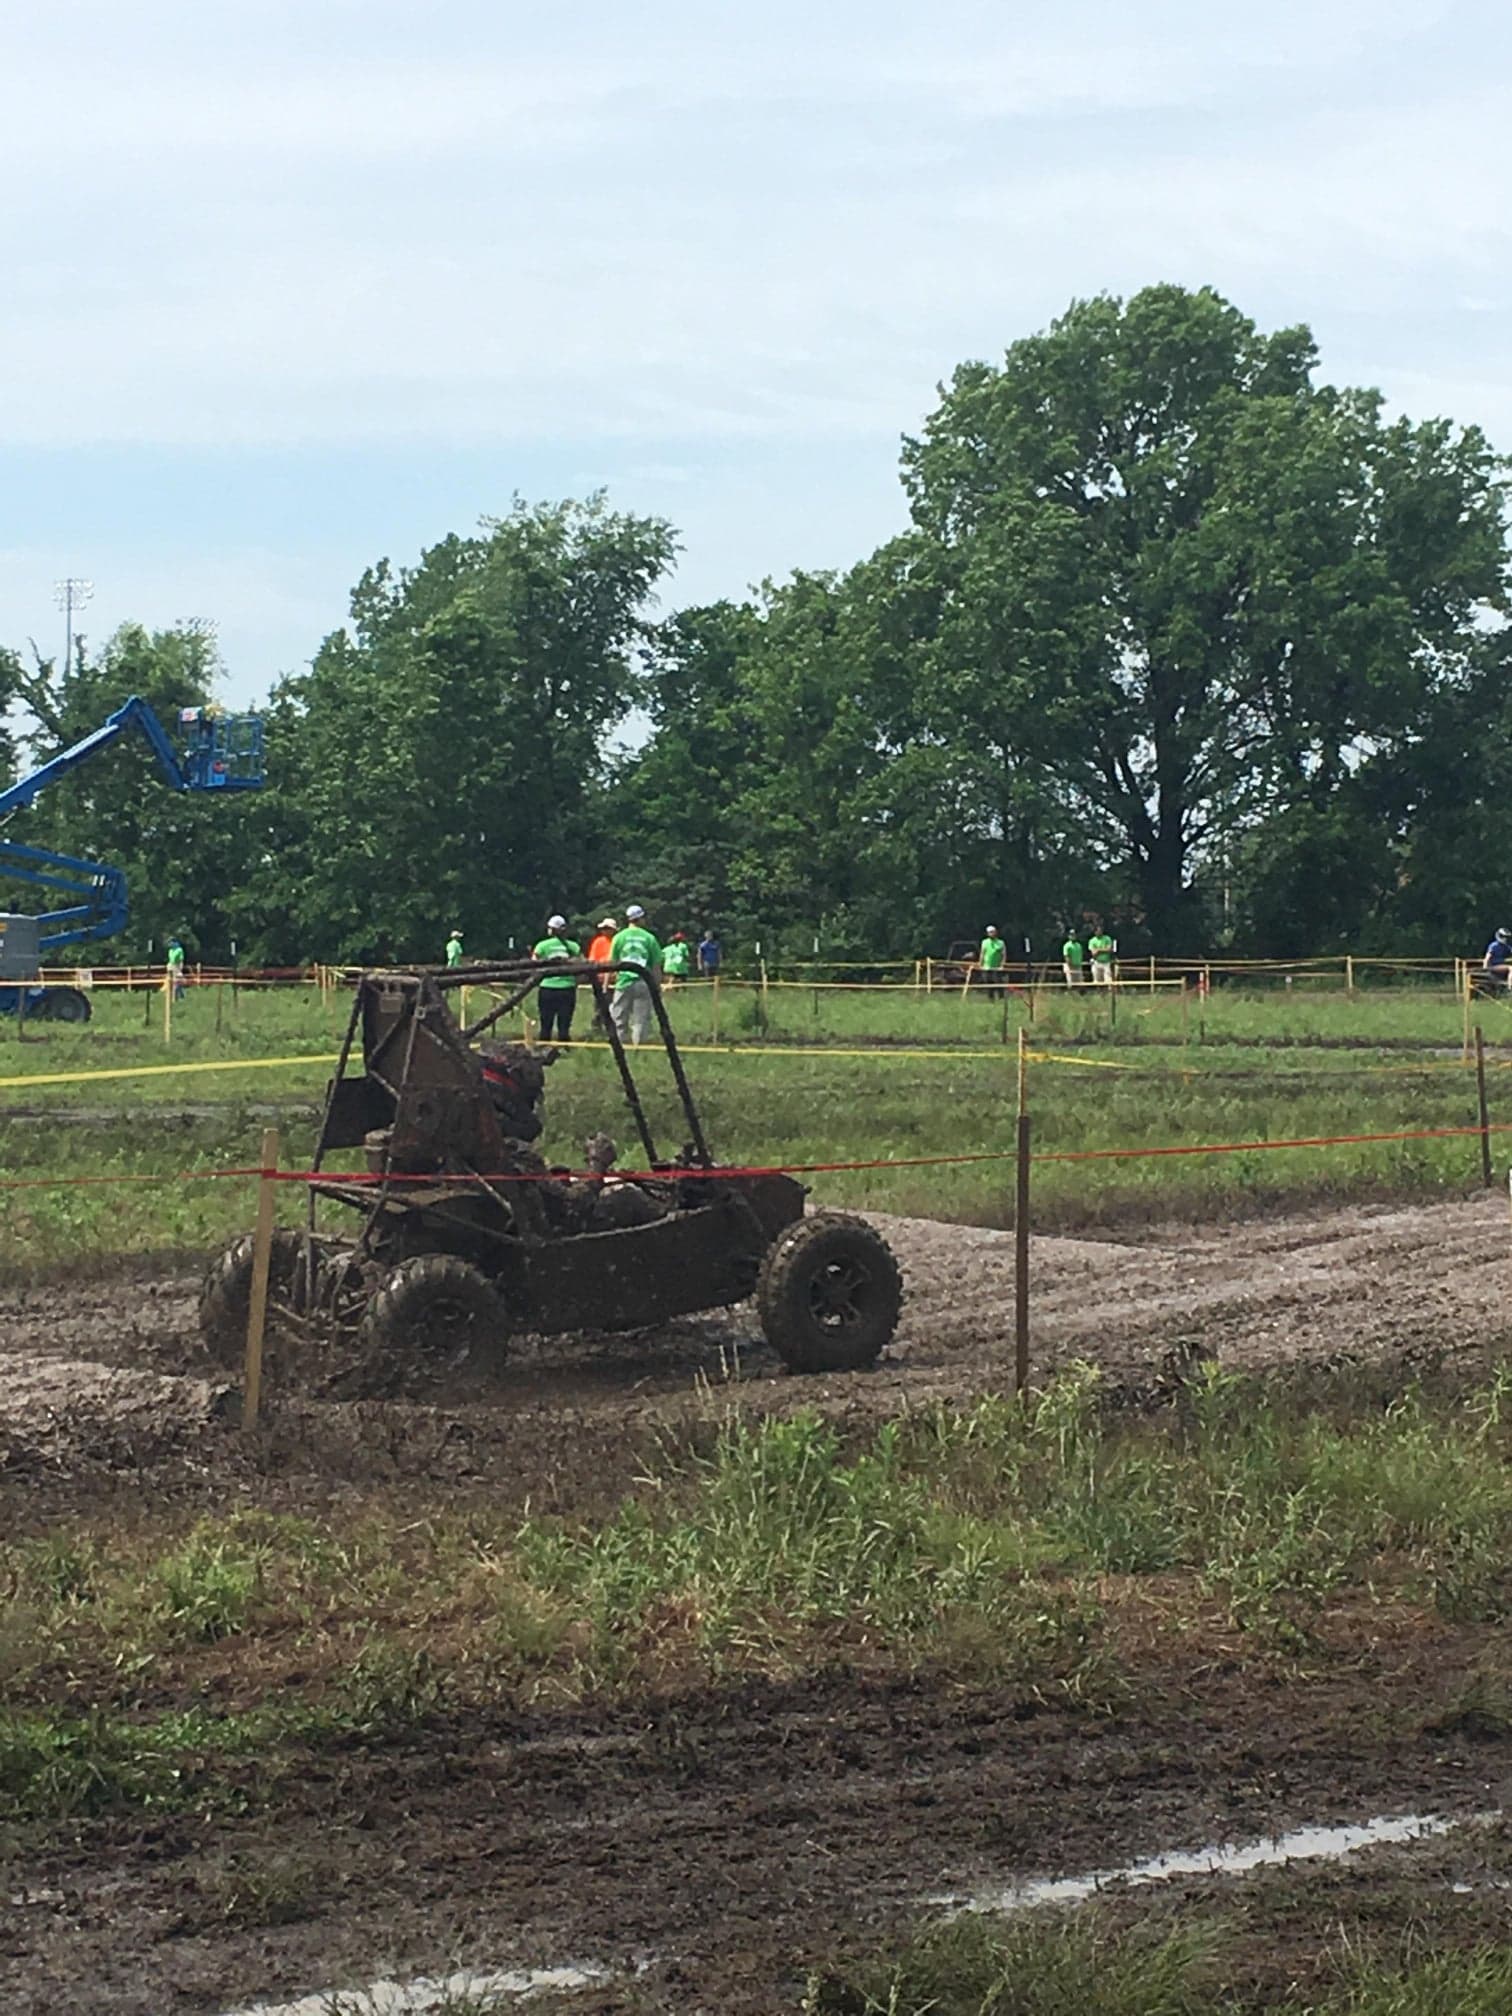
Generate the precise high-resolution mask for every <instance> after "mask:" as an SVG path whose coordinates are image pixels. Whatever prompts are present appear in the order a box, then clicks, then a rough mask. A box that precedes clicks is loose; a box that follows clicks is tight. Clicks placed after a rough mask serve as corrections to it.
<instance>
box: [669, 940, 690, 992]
mask: <svg viewBox="0 0 1512 2016" xmlns="http://www.w3.org/2000/svg"><path fill="white" fill-rule="evenodd" d="M692 970H693V947H692V946H691V945H690V944H689V943H688V938H687V933H686V932H684V931H674V932H673V933H672V936H671V937H670V938H669V939H668V940H667V942H666V944H665V945H664V946H663V947H662V977H663V978H664V979H665V981H666V983H667V985H668V986H669V987H670V986H671V985H672V983H673V981H674V980H686V979H687V977H688V975H689V973H691V972H692Z"/></svg>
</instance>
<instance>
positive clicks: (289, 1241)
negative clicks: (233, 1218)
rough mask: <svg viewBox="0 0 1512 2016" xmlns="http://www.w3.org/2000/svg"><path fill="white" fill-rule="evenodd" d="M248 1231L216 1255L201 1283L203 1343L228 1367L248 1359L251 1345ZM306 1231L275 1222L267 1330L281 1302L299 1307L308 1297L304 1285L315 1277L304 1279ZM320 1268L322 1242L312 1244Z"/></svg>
mask: <svg viewBox="0 0 1512 2016" xmlns="http://www.w3.org/2000/svg"><path fill="white" fill-rule="evenodd" d="M253 1243H254V1242H253V1238H252V1234H251V1233H250V1232H245V1233H243V1234H242V1236H241V1238H240V1239H237V1240H234V1241H233V1242H232V1244H231V1245H229V1246H228V1247H227V1248H226V1250H225V1252H224V1253H222V1254H221V1255H220V1257H219V1258H218V1259H215V1260H212V1261H211V1263H210V1266H209V1268H208V1269H207V1271H206V1274H205V1278H204V1281H203V1282H202V1283H201V1285H200V1299H199V1325H200V1335H201V1337H203V1338H204V1340H205V1349H206V1350H207V1351H208V1352H209V1353H210V1355H211V1357H212V1358H214V1359H215V1360H216V1362H217V1363H218V1364H221V1365H225V1366H227V1367H232V1366H240V1365H242V1364H243V1363H244V1361H245V1358H246V1351H247V1313H248V1310H249V1309H250V1307H251V1304H252V1248H253ZM304 1243H305V1242H304V1235H303V1233H300V1232H294V1231H291V1230H290V1229H289V1228H288V1227H287V1226H283V1225H279V1226H275V1227H274V1231H273V1247H272V1251H271V1253H270V1255H269V1258H268V1334H269V1341H272V1338H273V1337H274V1335H275V1334H276V1331H277V1322H278V1313H279V1310H280V1308H284V1309H297V1307H301V1306H304V1304H305V1303H306V1301H307V1299H310V1298H309V1297H308V1296H307V1294H306V1293H305V1292H302V1291H304V1290H305V1289H306V1287H308V1288H310V1289H313V1288H316V1286H317V1282H313V1281H312V1282H310V1283H308V1284H306V1283H304V1281H303V1267H302V1261H303V1255H304ZM312 1258H313V1260H314V1265H315V1269H316V1272H317V1279H318V1270H319V1268H320V1265H321V1254H320V1248H319V1246H316V1247H315V1248H314V1250H313V1254H312Z"/></svg>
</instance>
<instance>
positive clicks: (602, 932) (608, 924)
mask: <svg viewBox="0 0 1512 2016" xmlns="http://www.w3.org/2000/svg"><path fill="white" fill-rule="evenodd" d="M618 929H619V926H618V924H616V923H615V921H614V919H613V918H612V917H601V918H600V919H599V927H598V929H597V931H595V932H594V934H593V936H592V937H591V938H590V939H589V940H588V957H589V958H590V959H600V960H602V959H607V958H608V957H609V953H610V949H611V947H612V946H613V944H614V934H615V932H616V931H618Z"/></svg>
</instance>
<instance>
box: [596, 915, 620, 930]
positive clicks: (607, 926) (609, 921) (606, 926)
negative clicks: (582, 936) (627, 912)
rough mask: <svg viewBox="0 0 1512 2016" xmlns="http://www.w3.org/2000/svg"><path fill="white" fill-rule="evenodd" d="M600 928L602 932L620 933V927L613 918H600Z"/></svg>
mask: <svg viewBox="0 0 1512 2016" xmlns="http://www.w3.org/2000/svg"><path fill="white" fill-rule="evenodd" d="M598 928H599V929H600V931H618V929H619V926H618V924H616V923H615V921H614V919H613V918H612V917H600V919H599V921H598Z"/></svg>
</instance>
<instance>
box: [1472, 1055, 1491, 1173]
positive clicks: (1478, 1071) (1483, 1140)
mask: <svg viewBox="0 0 1512 2016" xmlns="http://www.w3.org/2000/svg"><path fill="white" fill-rule="evenodd" d="M1475 1097H1476V1103H1477V1105H1478V1106H1479V1108H1480V1146H1481V1181H1482V1182H1483V1183H1484V1184H1485V1186H1486V1188H1487V1189H1488V1190H1489V1189H1490V1188H1491V1183H1492V1176H1491V1108H1490V1106H1489V1104H1488V1103H1487V1099H1486V1039H1485V1036H1484V1035H1483V1034H1482V1032H1481V1025H1480V1024H1479V1022H1477V1023H1476V1025H1475Z"/></svg>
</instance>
